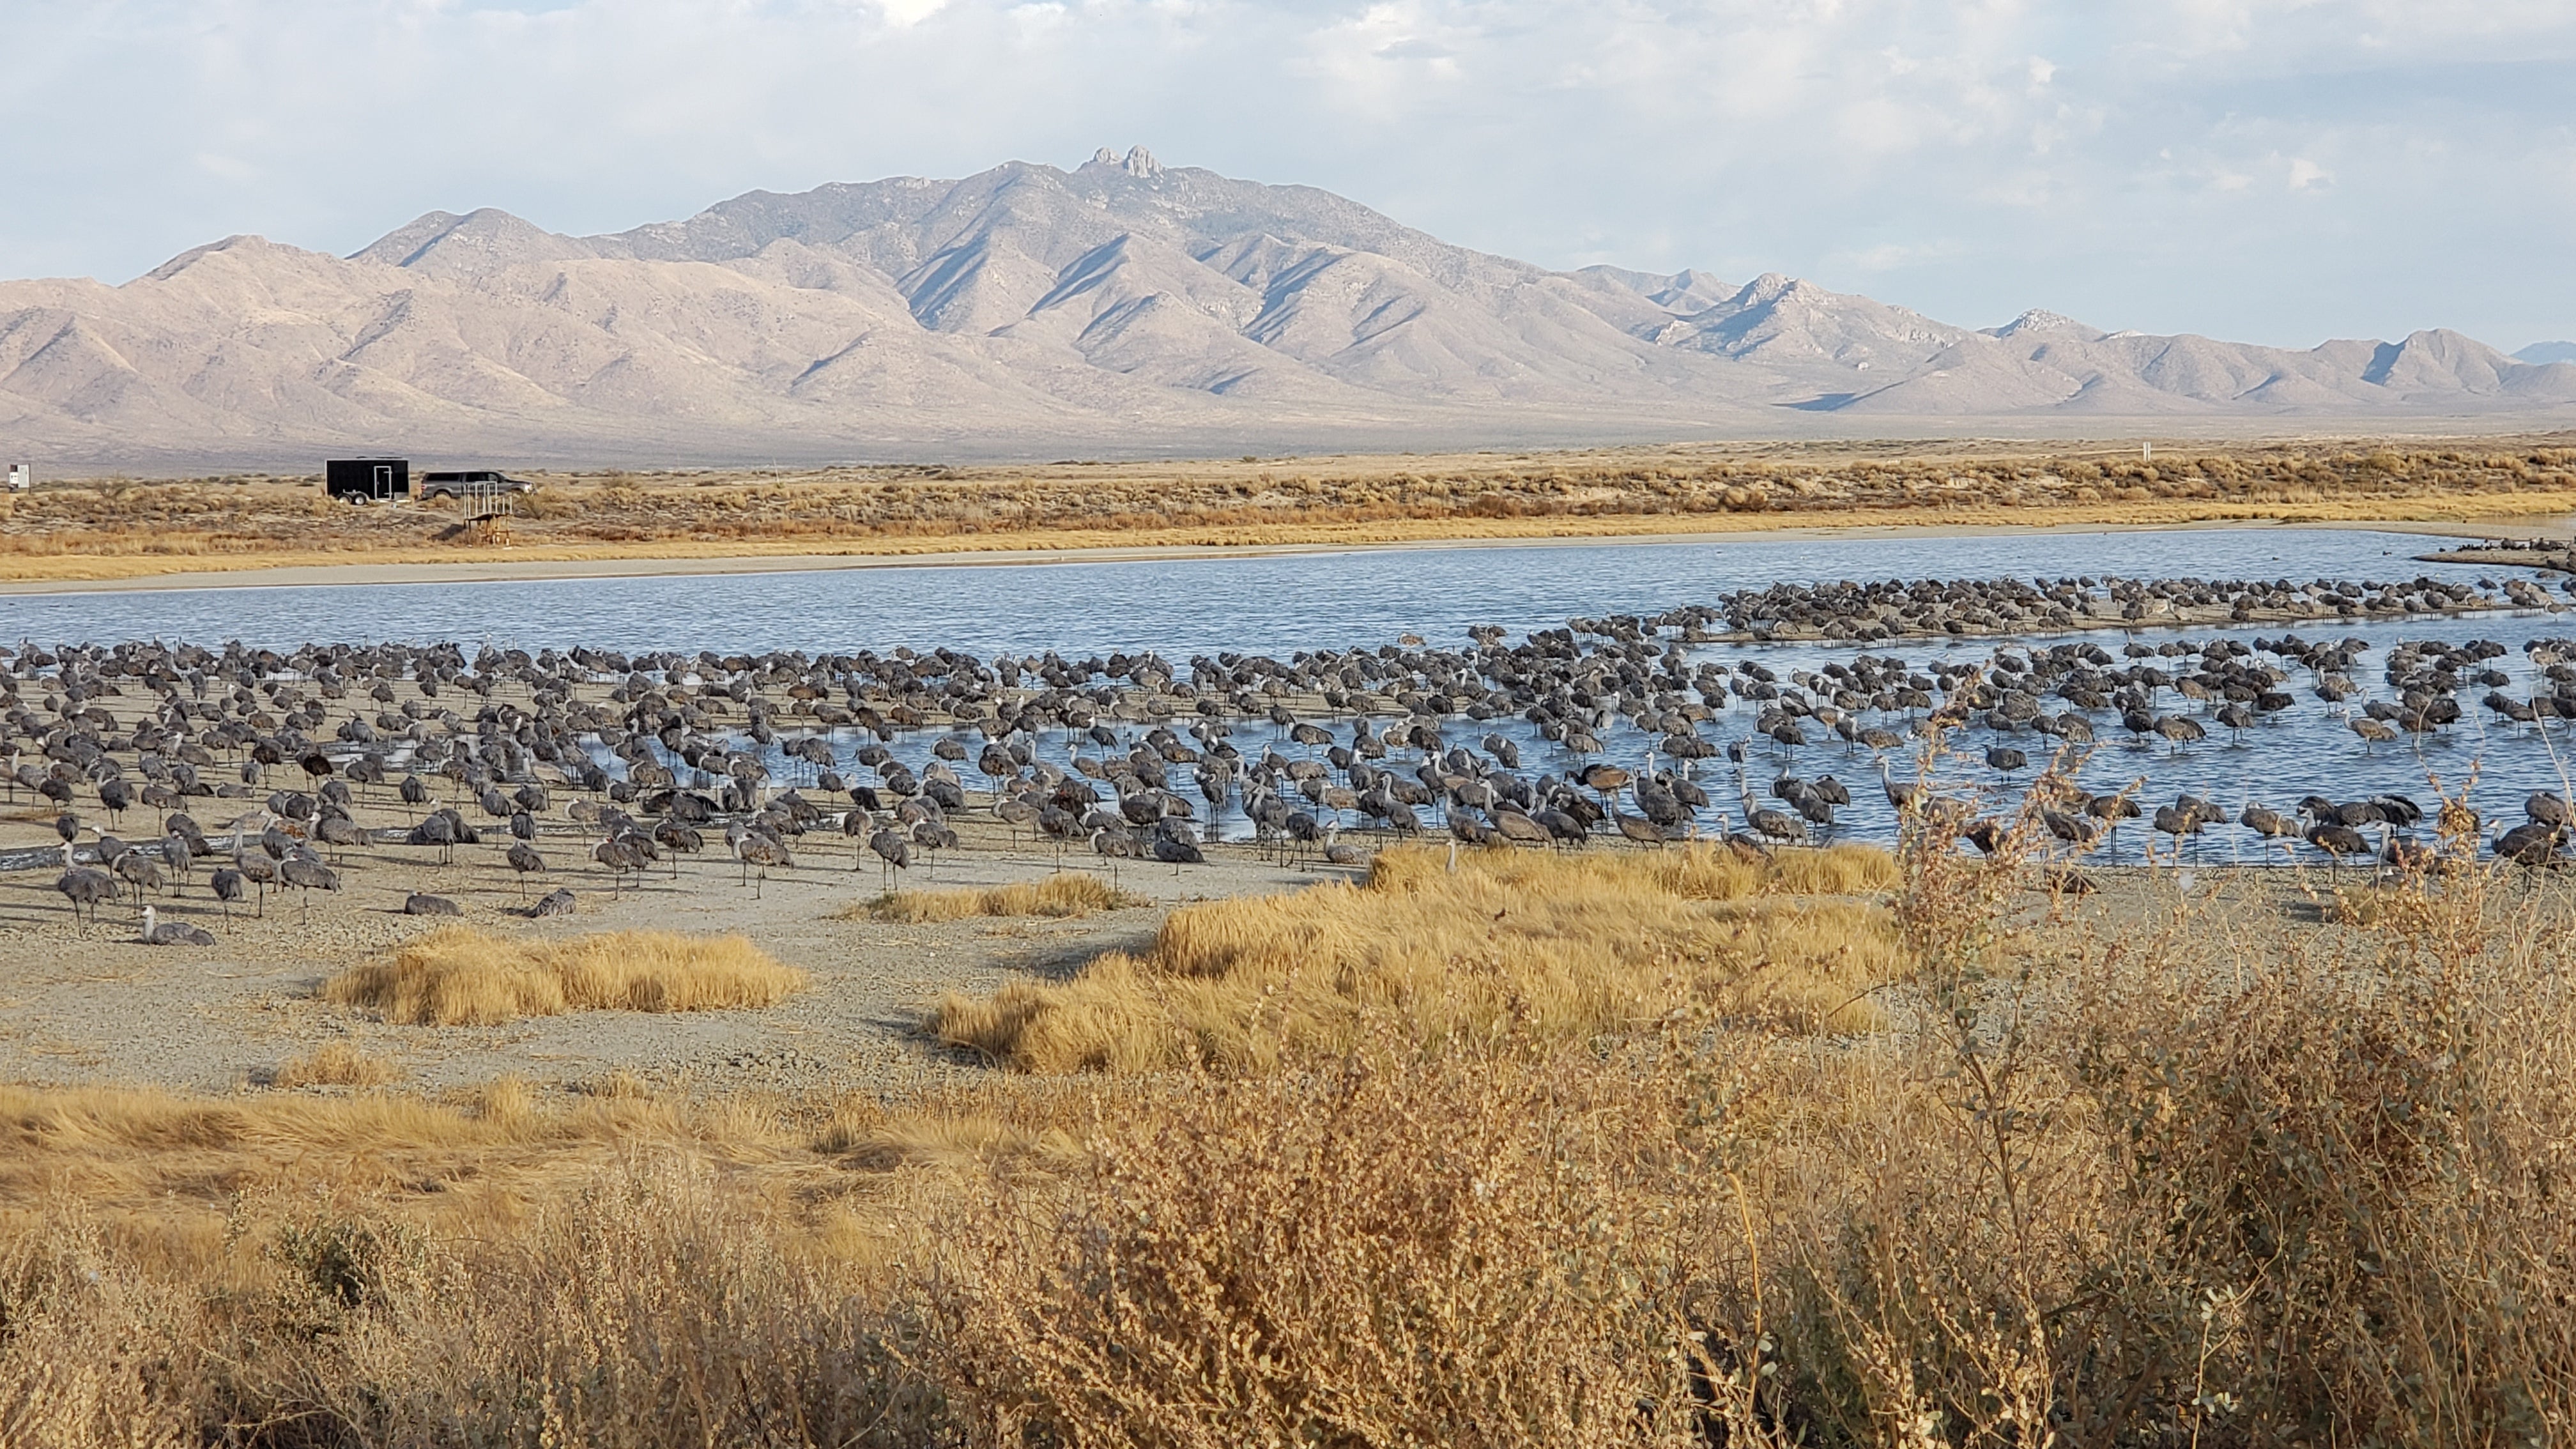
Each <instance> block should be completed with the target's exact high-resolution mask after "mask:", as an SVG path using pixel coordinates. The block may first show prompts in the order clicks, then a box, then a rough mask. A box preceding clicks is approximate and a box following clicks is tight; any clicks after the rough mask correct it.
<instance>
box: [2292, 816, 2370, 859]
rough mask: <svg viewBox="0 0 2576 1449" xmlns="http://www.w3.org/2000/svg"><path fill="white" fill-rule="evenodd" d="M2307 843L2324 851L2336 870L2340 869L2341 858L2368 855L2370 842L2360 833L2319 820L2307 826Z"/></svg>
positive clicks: (2329, 821)
mask: <svg viewBox="0 0 2576 1449" xmlns="http://www.w3.org/2000/svg"><path fill="white" fill-rule="evenodd" d="M2307 841H2308V844H2310V845H2313V846H2315V847H2316V848H2317V849H2319V850H2322V851H2324V852H2325V853H2326V854H2327V856H2328V857H2330V858H2331V859H2332V860H2333V861H2334V863H2335V866H2336V868H2337V869H2341V868H2342V866H2343V858H2344V857H2345V856H2347V855H2367V854H2369V853H2370V842H2369V840H2367V839H2365V838H2364V837H2363V835H2362V833H2361V832H2360V831H2358V830H2355V829H2353V828H2352V827H2351V826H2349V825H2344V824H2340V823H2338V822H2336V821H2333V820H2320V821H2318V822H2317V823H2316V824H2314V825H2311V826H2309V827H2308V831H2307Z"/></svg>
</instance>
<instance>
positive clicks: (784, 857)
mask: <svg viewBox="0 0 2576 1449" xmlns="http://www.w3.org/2000/svg"><path fill="white" fill-rule="evenodd" d="M733 853H734V856H735V857H736V858H737V859H739V860H740V861H741V862H742V865H743V871H744V874H745V875H746V876H748V875H750V874H751V872H753V871H758V872H759V875H758V876H757V878H756V879H753V880H752V882H751V894H752V898H753V899H754V900H757V899H759V898H760V893H761V890H762V888H763V887H765V886H767V885H768V884H769V868H770V867H771V866H773V865H774V866H778V867H780V868H781V869H786V868H790V867H793V866H794V865H795V864H796V861H795V858H794V857H792V856H790V855H789V854H788V853H787V843H786V842H785V841H783V840H780V839H779V838H778V837H777V836H775V835H772V834H770V833H769V832H767V831H765V830H746V831H744V832H743V833H742V835H741V836H740V837H739V838H738V839H736V840H735V841H734V843H733Z"/></svg>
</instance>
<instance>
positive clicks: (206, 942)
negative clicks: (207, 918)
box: [142, 906, 215, 946]
mask: <svg viewBox="0 0 2576 1449" xmlns="http://www.w3.org/2000/svg"><path fill="white" fill-rule="evenodd" d="M142 941H143V944H144V945H146V946H211V945H213V944H215V937H214V933H213V932H211V931H208V930H205V929H203V928H202V927H198V926H191V925H189V924H188V923H187V922H185V921H165V920H162V919H161V913H160V911H159V910H158V909H157V908H155V907H152V906H145V907H144V908H143V935H142Z"/></svg>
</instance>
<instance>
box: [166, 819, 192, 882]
mask: <svg viewBox="0 0 2576 1449" xmlns="http://www.w3.org/2000/svg"><path fill="white" fill-rule="evenodd" d="M161 860H162V863H163V864H165V865H167V866H169V867H170V873H171V874H172V875H175V876H177V877H178V878H179V879H180V881H181V882H183V883H184V882H185V881H186V880H187V879H188V877H190V876H191V875H193V874H195V873H196V869H197V852H196V850H195V848H194V847H192V846H190V845H189V844H188V837H187V836H185V835H183V834H181V833H179V832H178V831H176V830H173V831H171V832H170V833H169V834H168V835H165V836H163V837H161Z"/></svg>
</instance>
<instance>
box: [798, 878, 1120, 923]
mask: <svg viewBox="0 0 2576 1449" xmlns="http://www.w3.org/2000/svg"><path fill="white" fill-rule="evenodd" d="M1145 904H1147V901H1146V900H1145V898H1144V897H1143V896H1139V895H1134V894H1131V893H1129V892H1127V891H1122V890H1119V889H1118V888H1116V887H1115V886H1112V885H1110V884H1109V883H1108V882H1107V881H1104V880H1102V879H1101V878H1100V877H1098V876H1096V875H1087V874H1084V873H1083V872H1081V871H1071V870H1065V871H1058V872H1056V873H1055V874H1053V875H1050V876H1048V877H1047V878H1046V879H1044V880H1038V881H1018V882H1014V883H1013V884H1010V885H1005V886H993V887H990V888H988V889H983V890H951V891H888V892H886V893H885V894H884V895H881V896H878V897H877V898H876V899H874V900H869V901H859V902H856V903H854V904H851V905H848V906H844V907H842V908H841V910H840V911H839V912H837V913H836V918H837V919H839V920H844V921H892V922H901V923H905V924H911V925H919V924H923V923H926V922H931V921H962V920H966V919H968V918H970V917H975V916H1045V917H1051V918H1056V919H1065V918H1070V917H1075V916H1088V915H1092V914H1095V913H1097V912H1100V911H1123V910H1127V909H1129V908H1131V907H1135V906H1141V905H1145Z"/></svg>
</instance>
